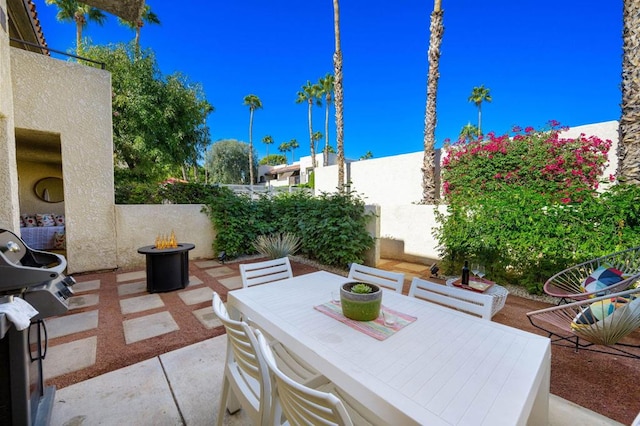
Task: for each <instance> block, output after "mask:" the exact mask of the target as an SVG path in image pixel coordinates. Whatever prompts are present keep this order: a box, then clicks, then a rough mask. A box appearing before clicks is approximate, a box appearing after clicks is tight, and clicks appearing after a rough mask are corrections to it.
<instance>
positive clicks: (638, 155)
mask: <svg viewBox="0 0 640 426" xmlns="http://www.w3.org/2000/svg"><path fill="white" fill-rule="evenodd" d="M623 3H624V5H623V11H622V19H623V31H622V105H621V109H622V114H621V116H620V125H619V134H620V142H619V144H618V178H619V179H620V180H621V181H624V182H627V183H631V184H635V185H637V184H640V131H639V128H640V87H639V86H638V84H637V81H638V80H639V79H640V67H639V66H638V54H639V53H640V36H639V35H638V32H637V28H638V26H639V25H640V0H624V2H623Z"/></svg>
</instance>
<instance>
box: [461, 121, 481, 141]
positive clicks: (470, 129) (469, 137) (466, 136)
mask: <svg viewBox="0 0 640 426" xmlns="http://www.w3.org/2000/svg"><path fill="white" fill-rule="evenodd" d="M478 136H480V132H479V131H478V128H477V127H476V126H474V125H473V124H471V123H467V124H466V125H465V126H464V127H463V128H462V129H461V130H460V134H459V135H458V140H463V141H473V140H475V139H476V138H477V137H478Z"/></svg>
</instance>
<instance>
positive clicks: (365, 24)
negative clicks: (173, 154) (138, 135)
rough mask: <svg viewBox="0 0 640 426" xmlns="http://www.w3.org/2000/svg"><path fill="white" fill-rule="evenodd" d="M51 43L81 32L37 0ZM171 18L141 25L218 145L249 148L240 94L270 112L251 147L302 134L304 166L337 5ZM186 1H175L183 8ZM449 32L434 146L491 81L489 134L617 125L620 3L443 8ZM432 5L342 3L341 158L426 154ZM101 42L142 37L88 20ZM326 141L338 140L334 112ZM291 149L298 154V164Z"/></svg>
mask: <svg viewBox="0 0 640 426" xmlns="http://www.w3.org/2000/svg"><path fill="white" fill-rule="evenodd" d="M35 3H36V6H37V11H38V17H39V18H40V21H41V25H42V27H43V31H44V34H45V37H46V40H47V42H48V44H49V46H50V47H51V48H54V49H58V50H67V49H69V48H71V47H72V46H73V45H74V44H75V26H74V25H73V24H71V23H59V22H57V21H56V20H55V13H56V8H55V7H54V6H47V5H46V4H45V2H44V0H35ZM147 4H149V5H150V6H151V7H152V10H153V11H154V12H155V13H156V14H157V15H158V16H159V18H160V20H161V22H162V24H161V25H159V26H157V25H148V26H145V27H144V28H143V29H142V35H141V44H142V47H143V48H148V47H150V48H152V49H153V50H154V51H155V53H156V58H157V60H158V62H159V64H160V68H161V70H162V72H163V73H164V74H166V75H168V74H171V73H173V72H176V71H180V72H182V73H183V74H185V75H187V76H188V78H189V79H190V81H192V82H198V83H200V84H202V86H203V88H204V91H205V93H206V97H207V100H208V101H209V102H210V103H211V104H212V105H213V106H214V107H215V109H216V110H215V112H214V113H213V114H211V115H210V117H209V120H208V124H209V126H210V129H211V134H212V139H213V141H216V140H219V139H239V140H242V141H248V137H249V136H248V133H249V132H248V127H249V126H248V125H249V111H248V109H247V107H245V106H243V104H242V103H243V98H244V96H245V95H248V94H256V95H258V96H259V97H260V99H261V100H262V103H263V105H264V108H263V109H262V110H258V111H257V112H256V114H255V118H254V132H253V140H254V146H255V148H256V149H257V151H258V153H259V154H260V155H261V156H262V155H264V154H265V151H266V146H265V145H264V144H263V143H262V142H261V139H262V137H263V136H265V135H271V136H272V137H273V138H274V140H275V144H274V145H272V146H271V147H270V149H269V152H270V153H274V152H275V151H276V148H275V147H277V145H279V144H280V143H282V142H287V141H289V140H290V139H292V138H295V139H297V140H298V143H299V144H300V148H299V149H297V150H296V152H295V159H296V160H297V159H298V158H299V156H301V155H309V133H308V124H307V107H306V105H304V104H296V103H295V99H296V93H297V92H298V91H299V90H300V89H301V87H302V86H303V85H304V84H305V83H306V81H307V80H310V81H311V82H312V83H315V82H317V80H318V79H319V78H320V77H322V76H324V75H325V74H327V73H329V72H331V73H332V72H333V59H332V55H333V51H334V34H333V3H332V1H330V0H323V1H320V0H307V1H300V0H270V1H266V0H236V1H229V2H218V1H215V2H208V1H202V2H180V3H177V2H173V1H171V2H170V1H166V0H165V1H160V0H147ZM178 4H179V6H177V5H178ZM442 4H443V9H444V25H445V34H444V39H443V42H442V47H441V52H442V56H441V58H440V81H439V89H438V97H437V111H438V125H437V129H436V139H437V146H438V147H439V146H442V144H443V141H444V140H445V139H446V138H450V139H456V138H457V135H458V134H459V132H460V129H461V128H462V126H464V125H465V124H467V123H472V124H477V109H476V107H475V106H474V105H473V104H471V103H470V102H468V100H467V99H468V97H469V95H470V93H471V90H472V89H473V87H474V86H479V85H481V84H484V85H485V87H488V88H489V89H490V91H491V96H492V98H493V102H491V103H488V104H483V108H482V112H483V114H482V128H483V130H484V131H485V132H487V131H490V130H493V131H496V132H497V133H504V132H507V131H509V130H510V129H511V128H512V127H513V126H514V125H519V126H522V127H525V126H534V127H541V126H544V124H545V123H546V122H548V121H549V120H558V121H559V122H561V123H562V124H564V125H568V126H578V125H583V124H589V123H595V122H601V121H609V120H617V119H618V118H619V117H620V107H619V105H620V101H621V94H620V81H621V61H622V59H621V55H622V2H621V1H595V0H520V1H513V0H509V1H507V0H486V1H482V2H479V1H471V0H455V1H454V0H443V1H442ZM432 9H433V2H432V1H431V0H427V1H418V0H397V1H396V2H393V3H390V2H388V1H381V0H349V1H342V2H341V4H340V12H341V33H342V37H341V42H342V51H343V57H344V66H343V72H344V121H345V124H344V135H345V136H344V143H345V155H346V156H347V157H348V158H354V159H357V158H359V157H360V156H361V155H363V154H364V153H365V152H367V151H371V152H372V153H373V155H374V157H376V158H377V157H385V156H389V155H396V154H403V153H409V152H416V151H421V150H422V147H423V130H424V111H425V102H426V76H427V57H426V52H427V49H428V43H429V23H430V13H431V11H432ZM84 36H86V37H89V38H90V39H91V40H92V42H93V43H97V44H106V43H116V42H127V41H129V40H131V39H132V38H133V32H132V31H131V30H129V29H127V28H126V27H122V26H120V25H118V23H117V20H116V18H115V17H113V16H112V15H109V19H108V20H107V22H106V23H105V25H104V26H102V27H100V26H97V25H96V24H89V25H88V27H87V28H86V30H85V32H84ZM313 119H314V131H321V132H322V133H324V107H322V108H314V110H313ZM329 141H330V143H331V144H332V145H333V146H335V129H334V111H333V109H332V110H331V115H330V130H329ZM290 156H291V154H288V157H289V158H290Z"/></svg>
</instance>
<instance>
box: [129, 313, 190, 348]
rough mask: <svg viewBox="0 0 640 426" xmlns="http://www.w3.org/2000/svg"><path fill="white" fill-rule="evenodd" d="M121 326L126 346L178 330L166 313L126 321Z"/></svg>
mask: <svg viewBox="0 0 640 426" xmlns="http://www.w3.org/2000/svg"><path fill="white" fill-rule="evenodd" d="M122 325H123V326H124V340H125V342H126V344H127V345H129V344H131V343H135V342H138V341H140V340H144V339H149V338H151V337H155V336H160V335H161V334H166V333H171V332H172V331H177V330H180V327H178V324H176V322H175V320H174V319H173V317H172V316H171V314H170V313H169V312H166V311H165V312H158V313H157V314H151V315H147V316H144V317H140V318H135V319H130V320H126V321H124V322H123V323H122Z"/></svg>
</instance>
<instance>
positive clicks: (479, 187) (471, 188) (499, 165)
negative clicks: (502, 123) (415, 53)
mask: <svg viewBox="0 0 640 426" xmlns="http://www.w3.org/2000/svg"><path fill="white" fill-rule="evenodd" d="M550 126H551V127H550V129H548V130H538V131H536V130H534V129H533V128H531V127H528V128H526V129H525V130H524V131H522V130H521V129H520V128H519V127H515V128H514V129H513V130H514V134H512V135H508V134H505V135H502V136H496V135H495V134H494V133H493V132H490V133H489V134H487V135H486V139H483V138H482V137H481V138H480V139H479V140H477V141H471V142H469V143H465V141H459V142H457V143H455V144H453V145H452V146H451V147H450V149H449V150H448V152H447V155H446V156H445V158H444V159H443V168H444V170H443V176H442V180H443V182H444V184H443V187H444V192H445V195H446V196H447V199H448V200H452V199H454V198H456V197H468V196H473V194H474V193H476V192H484V191H493V190H499V189H501V188H505V187H515V186H520V187H522V186H527V187H534V188H536V190H537V191H538V192H540V193H542V194H548V195H550V196H551V197H552V198H553V199H557V200H560V201H561V202H563V203H565V204H566V203H570V202H572V201H580V200H581V199H582V194H583V192H585V191H587V192H588V191H589V190H593V189H596V188H597V187H598V180H599V178H600V176H601V174H602V171H603V170H604V167H605V166H606V163H607V154H608V152H609V148H610V147H611V141H610V140H606V141H603V140H601V139H600V138H598V137H596V136H589V137H587V136H585V135H584V134H582V135H580V136H579V137H577V138H561V137H560V131H561V130H563V129H562V128H561V127H560V126H559V123H557V122H550Z"/></svg>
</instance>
